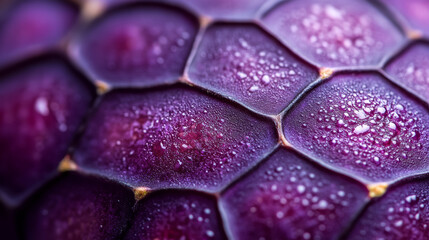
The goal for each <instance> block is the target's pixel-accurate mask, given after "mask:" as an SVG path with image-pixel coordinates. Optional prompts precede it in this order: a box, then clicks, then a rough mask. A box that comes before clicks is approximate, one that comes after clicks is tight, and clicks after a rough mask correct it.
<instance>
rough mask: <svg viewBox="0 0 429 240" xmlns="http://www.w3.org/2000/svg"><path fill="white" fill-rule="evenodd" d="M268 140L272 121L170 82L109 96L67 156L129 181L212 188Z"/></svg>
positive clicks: (270, 143)
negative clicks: (166, 85) (170, 85)
mask: <svg viewBox="0 0 429 240" xmlns="http://www.w3.org/2000/svg"><path fill="white" fill-rule="evenodd" d="M275 144H276V132H275V129H274V126H272V125H271V122H269V121H264V120H262V119H260V118H257V117H254V116H253V115H249V114H248V113H247V112H244V111H243V110H241V109H238V108H235V107H232V106H230V105H228V104H227V103H224V102H222V101H219V100H217V99H215V98H212V97H209V96H207V95H206V94H202V93H200V92H198V91H195V90H191V89H189V88H182V87H173V88H168V89H164V90H154V89H152V90H151V91H147V92H132V91H126V92H121V91H118V92H113V93H111V94H108V95H107V96H106V97H105V98H104V99H103V101H102V103H101V104H100V106H99V107H98V110H97V111H96V112H95V113H94V116H93V117H92V119H91V120H90V122H89V124H88V126H87V128H86V132H85V133H84V135H83V137H82V139H81V142H80V143H79V146H78V148H77V151H76V152H75V154H74V157H73V158H74V160H76V162H77V163H78V164H79V165H80V166H82V167H83V168H85V169H88V170H90V171H94V172H99V173H101V174H103V175H106V176H109V177H111V178H115V179H118V180H120V181H123V182H125V183H127V184H130V185H132V186H146V187H153V188H166V187H185V188H203V189H205V190H215V189H218V188H219V187H221V186H222V185H224V184H225V183H228V182H229V181H230V180H231V178H233V177H234V176H236V175H238V174H239V173H241V172H243V171H245V170H246V169H248V168H249V167H250V166H252V165H254V164H255V163H256V162H257V161H259V160H260V159H261V158H262V156H263V155H264V154H266V153H267V152H269V151H270V149H272V148H273V147H274V145H275Z"/></svg>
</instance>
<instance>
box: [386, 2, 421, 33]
mask: <svg viewBox="0 0 429 240" xmlns="http://www.w3.org/2000/svg"><path fill="white" fill-rule="evenodd" d="M380 1H381V2H383V4H384V5H385V6H386V7H387V8H389V9H390V10H392V11H393V12H394V14H398V15H399V16H400V17H401V19H403V20H404V21H406V22H407V24H408V25H409V26H408V27H411V28H413V30H417V31H420V32H422V33H423V34H424V35H426V36H429V25H428V22H429V2H428V1H427V0H407V1H402V0H388V1H386V0H380Z"/></svg>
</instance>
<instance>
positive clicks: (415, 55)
mask: <svg viewBox="0 0 429 240" xmlns="http://www.w3.org/2000/svg"><path fill="white" fill-rule="evenodd" d="M386 72H387V73H388V74H389V75H390V76H392V78H393V79H394V80H395V81H397V82H398V83H400V84H402V85H404V86H405V87H407V88H409V89H411V90H412V91H414V92H415V93H416V94H418V95H419V96H421V97H422V98H423V99H424V100H425V101H426V102H429V81H428V79H429V45H427V44H423V43H418V44H415V45H413V46H412V47H411V48H409V49H407V50H406V51H405V52H403V53H401V54H400V55H399V56H398V57H396V58H394V60H393V61H392V62H391V63H389V64H388V65H387V67H386Z"/></svg>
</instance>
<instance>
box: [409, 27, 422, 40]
mask: <svg viewBox="0 0 429 240" xmlns="http://www.w3.org/2000/svg"><path fill="white" fill-rule="evenodd" d="M406 34H407V37H408V38H409V39H411V40H417V39H420V38H422V37H423V34H422V32H420V31H419V30H414V29H409V30H407V31H406Z"/></svg>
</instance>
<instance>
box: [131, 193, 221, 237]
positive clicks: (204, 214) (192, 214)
mask: <svg viewBox="0 0 429 240" xmlns="http://www.w3.org/2000/svg"><path fill="white" fill-rule="evenodd" d="M124 239H125V240H139V239H201V240H211V239H213V240H215V239H226V236H225V234H224V232H223V229H222V223H221V220H220V216H219V214H218V210H217V205H216V200H215V199H214V198H213V199H212V198H211V197H209V196H206V195H203V194H201V193H196V192H186V191H177V192H176V191H174V190H173V191H168V192H157V193H153V194H151V195H149V196H147V197H146V198H144V199H143V200H141V201H140V202H139V203H138V204H137V207H136V213H135V217H134V219H133V221H132V224H131V227H130V229H129V231H128V232H127V234H126V235H125V238H124Z"/></svg>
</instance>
